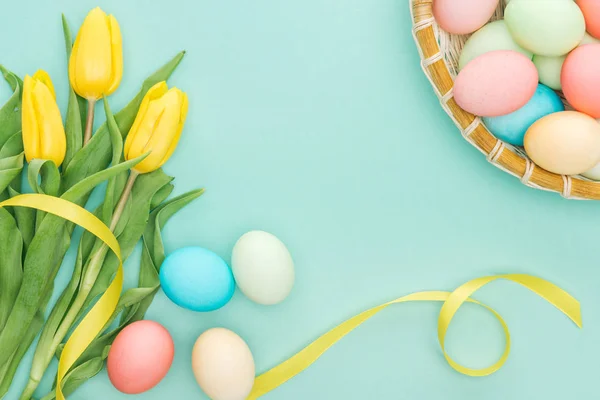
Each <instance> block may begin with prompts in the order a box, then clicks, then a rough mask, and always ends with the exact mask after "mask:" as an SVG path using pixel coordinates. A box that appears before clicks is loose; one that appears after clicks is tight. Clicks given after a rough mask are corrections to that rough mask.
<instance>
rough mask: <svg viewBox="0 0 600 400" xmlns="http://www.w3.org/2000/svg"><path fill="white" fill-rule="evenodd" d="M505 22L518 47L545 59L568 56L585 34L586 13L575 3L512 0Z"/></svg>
mask: <svg viewBox="0 0 600 400" xmlns="http://www.w3.org/2000/svg"><path fill="white" fill-rule="evenodd" d="M504 19H505V21H506V25H507V26H508V29H509V31H510V33H511V35H512V37H513V39H515V41H516V42H517V43H518V44H519V45H521V46H522V47H524V48H525V49H527V50H529V51H531V52H533V53H534V54H539V55H542V56H563V55H565V54H567V53H568V52H570V51H571V50H573V49H574V48H575V47H577V45H578V44H579V43H580V42H581V40H582V39H583V36H584V34H585V19H584V17H583V13H582V12H581V10H580V9H579V7H578V6H577V4H575V2H573V1H565V0H549V1H532V0H511V2H510V3H508V6H506V10H505V11H504Z"/></svg>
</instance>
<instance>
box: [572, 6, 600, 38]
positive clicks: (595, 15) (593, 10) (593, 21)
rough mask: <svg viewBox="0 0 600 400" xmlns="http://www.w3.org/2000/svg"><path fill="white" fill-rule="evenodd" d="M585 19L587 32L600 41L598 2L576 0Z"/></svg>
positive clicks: (599, 10) (599, 7)
mask: <svg viewBox="0 0 600 400" xmlns="http://www.w3.org/2000/svg"><path fill="white" fill-rule="evenodd" d="M576 3H577V5H578V6H579V8H581V11H582V12H583V16H584V17H585V24H586V27H587V30H588V32H589V33H590V34H591V35H592V36H594V37H596V38H597V39H600V1H598V0H576Z"/></svg>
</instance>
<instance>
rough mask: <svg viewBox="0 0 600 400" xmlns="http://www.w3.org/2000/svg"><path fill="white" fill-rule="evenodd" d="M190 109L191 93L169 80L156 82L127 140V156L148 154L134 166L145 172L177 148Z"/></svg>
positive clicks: (143, 103) (157, 166) (135, 168)
mask: <svg viewBox="0 0 600 400" xmlns="http://www.w3.org/2000/svg"><path fill="white" fill-rule="evenodd" d="M187 111H188V98H187V95H186V94H185V93H184V92H182V91H181V90H179V89H177V88H171V89H169V88H168V87H167V83H166V82H164V81H163V82H159V83H157V84H156V85H154V86H153V87H152V88H151V89H150V90H149V91H148V93H147V94H146V96H144V99H143V100H142V104H141V106H140V109H139V111H138V114H137V116H136V118H135V121H134V122H133V125H132V127H131V130H130V131H129V135H128V136H127V140H126V141H125V159H126V160H131V159H133V158H136V157H139V156H141V155H144V154H147V153H148V156H147V157H146V158H145V159H144V160H143V161H142V162H140V163H139V164H138V165H136V166H135V167H134V168H133V171H135V172H137V173H140V174H145V173H147V172H152V171H154V170H156V169H158V168H160V167H161V166H162V165H163V164H164V163H165V162H167V160H168V159H169V157H171V155H172V154H173V151H175V147H177V143H178V142H179V138H180V136H181V131H182V130H183V124H184V123H185V119H186V116H187Z"/></svg>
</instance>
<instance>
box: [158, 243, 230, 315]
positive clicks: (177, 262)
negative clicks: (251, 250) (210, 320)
mask: <svg viewBox="0 0 600 400" xmlns="http://www.w3.org/2000/svg"><path fill="white" fill-rule="evenodd" d="M160 284H161V285H162V288H163V290H164V292H165V294H166V295H167V297H168V298H169V299H171V301H173V303H175V304H177V305H178V306H181V307H183V308H187V309H188V310H192V311H214V310H216V309H218V308H221V307H223V306H224V305H225V304H227V302H228V301H229V300H230V299H231V297H232V296H233V292H234V291H235V280H234V278H233V273H232V272H231V269H230V268H229V266H228V265H227V263H226V262H225V261H224V260H223V259H222V258H221V257H219V256H218V255H216V254H215V253H213V252H212V251H210V250H206V249H203V248H201V247H184V248H182V249H179V250H176V251H175V252H173V253H171V254H170V255H169V256H168V257H167V258H166V259H165V261H164V262H163V264H162V266H161V268H160Z"/></svg>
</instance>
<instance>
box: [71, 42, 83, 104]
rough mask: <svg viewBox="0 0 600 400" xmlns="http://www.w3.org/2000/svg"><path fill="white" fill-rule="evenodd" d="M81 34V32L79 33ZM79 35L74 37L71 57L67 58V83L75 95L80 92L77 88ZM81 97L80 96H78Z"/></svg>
mask: <svg viewBox="0 0 600 400" xmlns="http://www.w3.org/2000/svg"><path fill="white" fill-rule="evenodd" d="M80 33H81V31H80ZM80 33H78V34H77V36H76V37H75V43H74V44H73V49H72V50H71V57H70V58H69V82H71V87H72V88H73V90H74V91H75V93H77V94H79V93H81V91H80V90H79V87H78V86H77V79H76V76H77V70H76V67H77V58H78V53H79V42H80V37H81V35H80ZM80 96H81V95H80Z"/></svg>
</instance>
